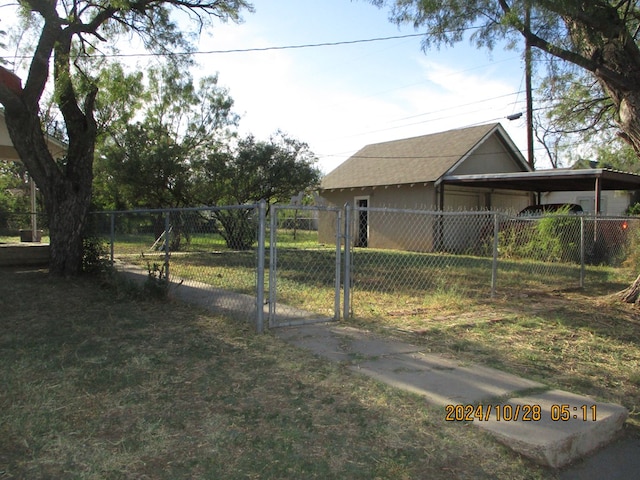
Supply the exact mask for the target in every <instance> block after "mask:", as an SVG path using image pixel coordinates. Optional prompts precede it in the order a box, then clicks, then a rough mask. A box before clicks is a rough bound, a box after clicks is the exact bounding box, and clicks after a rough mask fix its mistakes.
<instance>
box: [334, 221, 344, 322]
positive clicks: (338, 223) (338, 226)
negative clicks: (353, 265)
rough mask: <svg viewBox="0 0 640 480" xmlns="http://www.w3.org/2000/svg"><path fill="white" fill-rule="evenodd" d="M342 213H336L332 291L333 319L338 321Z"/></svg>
mask: <svg viewBox="0 0 640 480" xmlns="http://www.w3.org/2000/svg"><path fill="white" fill-rule="evenodd" d="M341 214H342V212H341V211H340V210H338V211H337V212H336V273H335V275H336V279H335V284H334V285H335V291H334V295H333V297H334V302H333V319H334V320H336V321H337V320H340V270H341V267H342V260H341V258H340V254H341V251H342V245H341V244H342V233H341V232H340V229H341V227H342V225H341V223H342V215H341Z"/></svg>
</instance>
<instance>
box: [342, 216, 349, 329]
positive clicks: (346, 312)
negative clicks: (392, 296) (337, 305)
mask: <svg viewBox="0 0 640 480" xmlns="http://www.w3.org/2000/svg"><path fill="white" fill-rule="evenodd" d="M350 234H351V207H350V206H349V204H348V203H345V205H344V305H343V308H344V313H343V318H344V319H345V320H346V319H347V318H349V317H350V316H351V315H350V312H351V235H350Z"/></svg>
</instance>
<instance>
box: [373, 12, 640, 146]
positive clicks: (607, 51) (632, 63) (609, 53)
mask: <svg viewBox="0 0 640 480" xmlns="http://www.w3.org/2000/svg"><path fill="white" fill-rule="evenodd" d="M370 1H371V3H373V4H375V5H378V6H382V5H385V4H387V3H388V2H387V1H386V0H370ZM391 3H392V4H393V8H392V10H391V19H392V20H393V21H395V22H397V23H413V25H414V26H415V27H416V28H426V30H427V33H426V35H425V37H424V41H423V48H425V49H427V48H428V47H430V46H431V45H440V44H445V45H451V44H454V43H456V42H459V41H461V40H462V39H463V38H464V37H465V34H466V32H468V31H473V33H472V35H471V38H472V40H473V41H475V43H476V45H477V46H478V47H489V48H492V47H493V46H494V45H495V43H496V41H498V40H505V39H506V40H508V41H511V42H513V41H514V40H516V39H517V38H518V37H524V38H525V39H526V40H527V42H528V43H529V44H530V45H531V46H532V47H533V48H535V49H538V50H539V51H542V52H544V53H545V54H547V55H548V56H550V57H553V58H556V59H559V60H561V61H562V62H563V63H564V64H568V65H572V66H575V67H578V69H579V71H580V72H588V74H589V76H590V77H591V78H593V79H595V80H596V81H597V84H598V87H599V88H600V89H601V91H602V92H603V93H604V96H605V98H606V101H607V102H609V103H610V105H611V108H612V109H613V112H614V115H613V118H614V119H615V121H616V123H617V125H618V127H619V135H620V136H621V137H622V138H623V139H624V140H625V141H626V142H628V143H629V145H631V146H632V148H633V149H634V150H635V152H636V154H637V155H640V48H639V47H638V34H639V33H640V29H639V27H640V6H639V5H638V2H637V1H632V0H620V1H615V2H613V1H605V0H590V1H578V0H553V1H549V0H513V1H508V0H475V1H474V0H444V1H438V2H436V1H431V0H394V1H392V2H391ZM529 14H530V15H529ZM527 17H529V18H530V21H527Z"/></svg>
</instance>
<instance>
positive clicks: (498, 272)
mask: <svg viewBox="0 0 640 480" xmlns="http://www.w3.org/2000/svg"><path fill="white" fill-rule="evenodd" d="M352 217H353V218H352V220H351V225H350V231H351V244H352V245H353V253H352V265H351V272H350V275H351V278H352V281H351V286H352V292H351V295H350V296H351V303H352V304H351V312H352V313H353V314H355V315H363V314H364V315H372V316H376V315H394V314H395V313H397V312H399V311H401V310H402V311H407V310H412V309H413V310H419V309H420V308H421V305H422V304H424V303H426V302H425V301H424V300H426V297H432V296H434V295H450V294H452V293H453V294H455V295H461V296H467V297H485V298H486V297H488V296H495V295H496V294H497V293H499V294H504V295H518V294H522V293H526V292H540V291H551V290H554V289H564V288H572V287H575V288H578V287H585V286H587V285H588V284H597V283H604V282H606V281H607V280H608V278H609V276H610V274H611V270H610V269H609V270H606V269H603V267H605V266H606V267H613V268H617V267H620V266H621V265H623V263H624V262H629V261H630V259H632V258H634V255H633V254H634V252H636V251H637V250H638V236H639V232H640V220H638V219H636V218H631V217H599V216H598V217H596V216H588V215H570V214H566V215H563V214H548V215H544V216H542V217H535V218H534V217H520V216H515V215H507V214H504V213H496V212H429V211H421V210H397V209H383V208H359V207H356V208H354V209H353V216H352Z"/></svg>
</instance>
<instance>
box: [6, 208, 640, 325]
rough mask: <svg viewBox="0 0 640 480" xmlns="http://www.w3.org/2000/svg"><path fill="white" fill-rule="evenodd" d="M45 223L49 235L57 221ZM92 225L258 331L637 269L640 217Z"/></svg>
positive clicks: (232, 212)
mask: <svg viewBox="0 0 640 480" xmlns="http://www.w3.org/2000/svg"><path fill="white" fill-rule="evenodd" d="M31 221H32V218H31V215H30V214H24V215H15V216H13V217H12V218H11V219H10V220H8V221H5V222H4V224H3V229H2V230H0V242H2V243H11V242H17V241H19V240H20V235H21V232H22V233H24V232H28V233H29V235H30V234H31V229H30V228H29V227H30V226H31ZM37 225H38V228H40V227H42V233H41V235H42V241H43V242H48V237H47V228H46V219H44V218H40V217H39V218H38V219H37ZM89 230H90V231H91V232H92V233H91V236H94V237H98V238H100V239H102V240H104V241H105V242H106V243H107V245H108V249H109V254H110V258H111V260H112V261H113V263H114V265H115V266H116V268H118V269H120V270H123V271H125V272H127V273H128V274H131V275H135V276H136V277H137V278H139V279H141V280H142V281H146V282H148V283H150V284H151V285H154V284H158V283H162V282H167V283H168V284H169V285H170V291H171V292H173V293H175V294H176V295H180V296H181V297H182V298H183V299H186V300H194V301H197V302H198V303H200V304H205V305H206V306H209V307H211V308H213V309H215V310H218V311H220V312H222V313H225V314H229V315H233V316H236V317H239V318H243V319H246V320H249V321H251V322H253V323H255V325H256V328H257V329H258V330H261V329H262V326H263V323H262V322H263V321H264V317H266V316H268V324H269V325H270V326H281V325H291V324H295V323H299V322H308V321H316V320H329V319H334V320H337V319H339V318H340V317H341V313H342V311H344V316H345V317H346V316H349V315H355V316H358V317H377V316H386V315H395V314H397V313H398V312H400V311H404V312H406V311H407V310H411V311H420V309H421V308H423V306H424V305H427V304H429V302H428V301H427V300H429V299H430V298H431V297H433V296H438V295H442V296H443V297H446V296H449V297H455V296H464V297H475V298H489V297H491V296H495V295H507V296H512V295H518V294H521V293H527V292H539V291H552V290H557V289H565V288H578V287H585V288H590V287H593V286H596V285H601V284H604V283H606V282H609V281H610V280H611V278H612V277H613V276H614V275H616V274H618V273H620V272H628V273H629V275H630V276H635V275H636V274H637V272H638V270H640V255H639V253H640V219H639V218H636V217H601V216H597V217H595V216H590V215H562V214H552V215H545V216H542V217H535V218H534V217H526V216H515V215H507V214H504V213H495V212H437V211H423V210H398V209H381V208H362V207H347V208H320V207H307V206H300V205H298V206H294V205H272V206H271V208H270V211H269V212H267V211H266V205H264V203H262V204H259V205H246V206H228V207H210V208H194V209H172V210H135V211H125V212H104V213H95V214H92V215H91V222H90V228H89ZM24 235H25V236H26V235H27V234H26V233H24ZM29 240H30V239H26V240H25V241H29ZM347 246H348V247H349V248H346V247H347ZM632 279H633V278H631V280H632Z"/></svg>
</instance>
